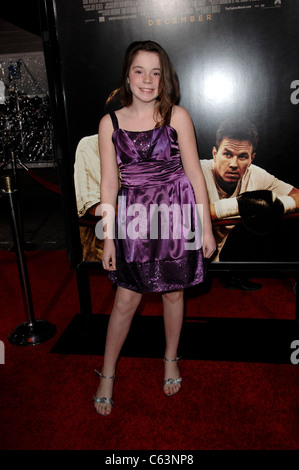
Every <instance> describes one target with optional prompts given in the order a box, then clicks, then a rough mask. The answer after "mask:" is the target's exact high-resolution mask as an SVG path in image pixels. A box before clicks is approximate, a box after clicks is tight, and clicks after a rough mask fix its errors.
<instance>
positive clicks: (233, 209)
mask: <svg viewBox="0 0 299 470" xmlns="http://www.w3.org/2000/svg"><path fill="white" fill-rule="evenodd" d="M257 143H258V132H257V130H256V128H255V126H254V125H253V124H252V123H250V122H249V121H247V120H245V119H230V120H226V121H224V122H223V123H222V124H221V125H220V127H219V128H218V130H217V133H216V143H215V146H214V147H213V149H212V154H213V159H210V160H201V166H202V170H203V173H204V176H205V180H206V184H207V189H208V194H209V199H210V204H211V206H210V207H211V215H212V220H213V221H214V231H215V237H216V241H217V248H218V250H217V254H216V255H215V258H214V261H245V260H247V261H248V260H253V259H252V256H254V255H253V253H256V254H257V255H258V253H259V252H261V249H256V247H254V246H253V244H254V243H257V244H258V245H260V247H261V246H263V252H264V250H265V245H267V242H268V240H270V239H271V238H272V239H273V236H275V237H274V238H275V239H276V240H278V232H280V231H281V228H282V226H281V223H280V222H281V220H282V219H283V216H284V214H288V213H291V212H295V211H297V210H298V208H299V190H298V189H297V188H295V187H293V186H292V185H290V184H288V183H286V182H284V181H281V180H279V179H278V178H276V177H275V176H273V175H271V174H270V173H268V172H267V171H266V170H264V169H262V168H260V167H259V166H257V165H255V163H253V162H254V159H255V157H256V148H257ZM232 218H235V219H236V220H238V221H239V220H240V219H241V221H242V224H237V225H240V226H241V228H239V227H238V231H240V232H241V230H242V234H241V233H240V240H239V244H238V246H236V245H235V241H236V240H235V237H234V246H230V249H228V248H227V247H226V244H227V243H228V242H229V241H230V235H231V233H232V232H233V231H234V230H235V229H236V227H237V225H235V224H230V225H225V224H219V225H218V224H217V221H219V220H225V219H232ZM246 232H247V236H245V235H244V234H245V233H246ZM297 235H298V234H297ZM279 236H280V237H281V233H280V234H279ZM290 242H291V241H290V240H289V243H288V248H290ZM228 244H229V243H228ZM268 245H269V248H271V246H272V245H271V243H268ZM248 248H250V249H249V250H247V249H248ZM284 248H285V246H276V251H277V250H282V251H283V252H285V249H284ZM246 252H248V255H247V254H246ZM271 256H272V258H273V253H272V254H271ZM274 257H275V256H274ZM270 259H271V257H270ZM257 261H259V259H257Z"/></svg>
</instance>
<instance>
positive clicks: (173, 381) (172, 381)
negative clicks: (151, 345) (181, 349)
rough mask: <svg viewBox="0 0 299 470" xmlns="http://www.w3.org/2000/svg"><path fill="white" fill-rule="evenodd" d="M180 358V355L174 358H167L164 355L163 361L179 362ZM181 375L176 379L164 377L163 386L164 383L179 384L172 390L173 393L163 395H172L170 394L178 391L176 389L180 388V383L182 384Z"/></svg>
mask: <svg viewBox="0 0 299 470" xmlns="http://www.w3.org/2000/svg"><path fill="white" fill-rule="evenodd" d="M180 359H181V358H180V357H176V358H175V359H167V358H166V357H165V356H164V361H165V362H166V361H167V362H179V360H180ZM182 380H183V379H182V377H179V378H178V379H172V378H170V379H164V386H165V385H179V386H180V387H179V389H178V390H177V391H176V392H174V393H165V395H167V396H168V397H170V396H172V395H175V394H176V393H178V391H179V390H180V388H181V384H182Z"/></svg>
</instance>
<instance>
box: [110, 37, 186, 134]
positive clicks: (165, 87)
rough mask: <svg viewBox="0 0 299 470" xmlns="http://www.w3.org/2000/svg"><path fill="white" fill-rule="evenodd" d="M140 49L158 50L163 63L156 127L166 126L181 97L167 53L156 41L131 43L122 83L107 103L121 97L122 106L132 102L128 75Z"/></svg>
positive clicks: (126, 56)
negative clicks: (159, 117) (173, 107)
mask: <svg viewBox="0 0 299 470" xmlns="http://www.w3.org/2000/svg"><path fill="white" fill-rule="evenodd" d="M139 51H146V52H156V53H157V54H158V55H159V59H160V65H161V77H160V90H159V97H158V98H157V107H156V113H155V116H154V118H155V120H156V122H157V124H156V127H160V126H165V125H166V124H169V122H170V118H171V110H172V106H173V105H174V104H175V103H176V102H177V100H178V99H179V94H180V92H179V83H178V78H177V75H176V72H175V70H174V68H173V66H172V64H171V62H170V59H169V57H168V55H167V53H166V52H165V50H164V49H163V48H162V47H161V46H160V45H159V44H158V43H156V42H154V41H136V42H133V43H132V44H130V46H129V47H128V49H127V51H126V55H125V60H124V65H123V70H122V75H121V80H120V85H119V87H118V88H117V89H116V90H114V91H113V92H112V93H111V95H110V96H109V98H108V100H107V103H106V104H108V103H110V102H111V101H112V100H114V99H119V100H120V103H121V105H122V106H130V105H131V104H132V101H133V96H132V92H131V89H130V86H129V84H128V75H129V70H130V67H131V64H132V62H133V59H134V57H135V55H136V54H137V52H139ZM159 115H160V116H161V120H160V121H158V118H157V116H159Z"/></svg>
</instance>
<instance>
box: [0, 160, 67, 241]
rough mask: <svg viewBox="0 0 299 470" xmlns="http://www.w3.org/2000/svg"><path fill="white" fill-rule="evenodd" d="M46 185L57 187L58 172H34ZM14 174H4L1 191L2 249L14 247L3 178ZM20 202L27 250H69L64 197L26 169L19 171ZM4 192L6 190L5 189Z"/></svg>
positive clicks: (40, 169) (51, 169)
mask: <svg viewBox="0 0 299 470" xmlns="http://www.w3.org/2000/svg"><path fill="white" fill-rule="evenodd" d="M31 172H33V173H34V175H36V176H37V177H39V178H42V179H43V180H44V181H45V182H48V181H49V182H50V183H54V184H56V185H58V174H57V169H55V168H54V167H50V168H36V169H32V170H31ZM9 174H10V175H11V173H9V171H5V172H2V174H1V192H0V249H1V250H11V249H12V248H13V236H12V228H11V222H10V213H11V209H10V203H9V199H8V196H7V193H6V192H5V191H6V188H5V186H4V184H3V178H4V177H5V176H6V175H9ZM17 187H18V192H17V194H18V200H19V207H20V214H21V221H22V227H23V234H24V242H25V244H26V245H25V246H26V248H27V250H63V249H65V248H66V241H65V229H64V218H63V213H62V206H61V196H60V194H58V193H57V192H54V191H53V190H50V189H48V188H47V187H46V186H44V185H43V184H41V183H40V182H38V181H37V180H36V179H34V178H33V177H32V176H31V174H29V173H28V172H27V171H26V170H24V169H22V168H19V169H18V170H17ZM3 189H5V190H3Z"/></svg>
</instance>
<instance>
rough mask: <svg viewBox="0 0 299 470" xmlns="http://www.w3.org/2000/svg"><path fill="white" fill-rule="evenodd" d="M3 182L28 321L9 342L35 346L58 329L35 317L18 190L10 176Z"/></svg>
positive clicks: (21, 325) (15, 331) (17, 328)
mask: <svg viewBox="0 0 299 470" xmlns="http://www.w3.org/2000/svg"><path fill="white" fill-rule="evenodd" d="M3 182H4V188H2V192H3V193H4V194H5V195H6V197H7V200H8V202H9V208H10V218H11V230H12V236H13V241H14V246H15V252H16V260H17V265H18V271H19V277H20V283H21V290H22V296H23V301H24V307H25V312H26V316H27V321H26V322H24V323H21V324H20V325H19V326H17V327H16V328H15V330H14V331H13V332H12V333H11V334H10V335H9V337H8V340H9V342H10V343H12V344H14V345H17V346H34V345H37V344H40V343H43V342H45V341H47V340H48V339H50V338H52V337H53V336H54V335H55V333H56V327H55V325H52V324H51V323H49V322H47V321H45V320H36V319H35V317H34V312H33V304H32V297H31V289H30V283H29V277H28V272H27V264H26V258H25V253H24V242H23V238H22V232H21V227H20V214H19V203H18V202H19V201H18V190H17V189H16V188H15V187H14V183H13V180H12V178H11V177H10V176H5V177H4V178H3Z"/></svg>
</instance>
